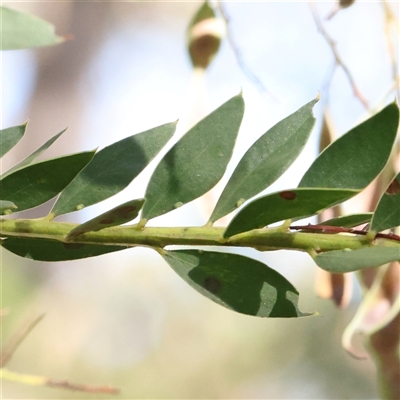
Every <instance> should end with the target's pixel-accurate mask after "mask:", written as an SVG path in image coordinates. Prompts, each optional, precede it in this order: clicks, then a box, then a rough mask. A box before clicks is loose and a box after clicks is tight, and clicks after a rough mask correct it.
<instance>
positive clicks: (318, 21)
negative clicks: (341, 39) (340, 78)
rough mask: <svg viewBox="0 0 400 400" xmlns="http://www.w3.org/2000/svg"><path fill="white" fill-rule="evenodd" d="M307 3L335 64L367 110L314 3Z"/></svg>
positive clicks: (367, 106)
mask: <svg viewBox="0 0 400 400" xmlns="http://www.w3.org/2000/svg"><path fill="white" fill-rule="evenodd" d="M308 4H309V6H310V9H311V13H312V15H313V18H314V21H315V24H316V25H317V28H318V30H319V32H320V33H321V35H322V37H323V38H324V39H325V40H326V42H327V43H328V45H329V47H330V49H331V51H332V54H333V57H334V59H335V64H336V65H337V66H340V67H341V68H342V70H343V71H344V73H345V74H346V76H347V79H348V80H349V82H350V86H351V88H352V89H353V93H354V96H355V97H356V98H357V99H358V100H359V101H360V102H361V104H362V105H363V106H364V107H365V109H367V110H368V109H369V105H368V101H367V100H366V99H365V97H364V96H363V95H362V93H361V92H360V90H359V89H358V87H357V85H356V83H355V80H354V78H353V76H352V75H351V72H350V70H349V68H348V67H347V65H346V64H345V63H344V62H343V60H342V58H341V57H340V55H339V53H338V51H337V48H336V43H335V41H334V40H333V39H332V38H331V37H330V36H329V34H328V32H327V31H326V30H325V28H324V25H323V24H322V21H321V18H320V17H319V15H318V12H317V10H316V9H315V6H314V3H312V2H309V3H308Z"/></svg>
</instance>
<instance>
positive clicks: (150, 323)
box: [1, 1, 398, 399]
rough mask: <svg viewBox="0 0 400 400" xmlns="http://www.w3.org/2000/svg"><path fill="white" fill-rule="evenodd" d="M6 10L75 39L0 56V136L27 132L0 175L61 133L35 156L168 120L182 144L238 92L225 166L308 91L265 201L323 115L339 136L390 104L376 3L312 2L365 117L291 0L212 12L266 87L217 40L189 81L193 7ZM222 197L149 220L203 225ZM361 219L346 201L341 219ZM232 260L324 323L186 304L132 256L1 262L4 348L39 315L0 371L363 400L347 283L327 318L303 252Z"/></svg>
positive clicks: (369, 374) (175, 280)
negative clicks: (225, 21)
mask: <svg viewBox="0 0 400 400" xmlns="http://www.w3.org/2000/svg"><path fill="white" fill-rule="evenodd" d="M3 3H4V5H6V6H9V7H12V8H14V9H18V10H21V11H29V12H32V13H33V14H35V15H37V16H39V17H41V18H44V19H46V20H47V21H50V22H51V23H53V24H54V25H55V26H56V27H57V33H59V34H72V35H73V39H71V40H68V41H67V42H66V43H64V44H61V45H59V46H56V47H50V48H43V49H36V50H22V51H17V52H5V53H3V55H2V97H3V103H2V123H3V127H7V126H12V125H18V124H21V123H22V122H23V121H25V120H26V119H27V118H30V122H29V125H28V134H27V135H26V137H25V138H24V139H23V142H21V144H20V145H19V146H18V148H17V149H16V151H13V152H11V153H10V154H8V155H7V156H6V157H4V160H3V161H2V168H3V170H5V169H7V168H8V167H10V166H12V165H13V164H14V163H15V162H16V161H18V160H20V159H21V158H23V157H25V156H26V155H27V154H29V152H30V150H32V148H35V147H37V145H39V144H41V143H42V142H44V141H45V140H47V139H48V138H49V137H51V136H52V135H54V134H55V133H57V132H59V131H60V130H61V129H63V128H65V127H66V126H68V127H69V128H68V131H67V133H66V134H65V135H64V136H63V137H62V138H60V139H59V140H58V142H56V143H55V144H54V145H53V146H52V147H51V148H50V149H49V150H48V151H47V154H46V158H47V157H50V156H57V155H61V154H65V153H67V152H76V151H82V150H84V149H93V148H95V147H97V146H100V147H104V146H105V145H108V144H110V143H112V142H114V141H116V140H119V139H121V138H123V137H126V136H129V135H131V134H133V133H135V132H141V131H144V130H146V129H149V128H152V127H154V126H157V125H160V124H163V123H166V122H170V121H173V120H175V119H176V118H178V117H179V118H180V124H179V126H178V132H177V136H180V135H182V134H183V133H184V132H185V130H186V129H187V128H188V127H190V126H191V125H193V123H194V122H196V121H197V120H198V119H200V118H201V117H203V116H204V114H205V113H207V112H209V111H211V110H212V109H214V108H215V107H216V106H217V105H219V104H221V103H222V102H223V101H225V100H226V99H227V98H229V97H230V96H232V95H234V94H236V93H238V92H239V90H240V88H242V89H243V93H244V98H245V101H246V114H245V118H244V121H243V124H242V128H241V135H239V139H238V143H237V153H236V155H234V160H236V162H237V161H238V160H239V159H240V157H241V155H243V153H244V152H245V150H246V149H247V148H248V147H249V146H250V144H251V143H253V142H254V141H255V140H256V139H257V138H258V137H259V136H260V135H261V134H262V133H264V132H265V131H266V130H267V129H268V128H269V127H271V126H272V125H273V124H275V123H276V122H278V121H279V120H280V119H282V118H284V117H286V116H287V115H288V114H289V113H291V112H293V111H294V110H295V109H297V108H299V107H300V106H301V105H303V104H304V103H305V102H306V101H309V100H311V99H312V98H315V96H316V94H317V92H318V91H320V92H321V96H322V97H321V101H320V103H319V105H317V107H316V116H317V118H318V121H319V122H318V123H317V126H316V129H315V132H314V140H313V141H311V142H310V143H309V144H308V145H307V147H306V150H305V151H304V153H303V154H302V155H301V156H300V157H299V159H298V160H297V161H296V162H295V164H294V165H293V166H292V168H290V170H289V171H288V172H287V173H286V174H285V175H284V176H283V177H282V179H280V180H279V181H278V182H277V183H275V184H274V185H273V186H272V187H271V188H270V189H269V191H274V190H279V189H281V188H285V187H288V185H296V184H297V183H298V181H299V179H300V177H301V176H302V174H303V173H304V172H305V171H306V169H307V167H308V166H309V165H310V164H311V161H312V159H313V158H314V157H315V155H316V154H317V149H318V143H317V139H318V134H319V130H321V124H322V111H323V109H324V108H325V106H327V104H329V108H330V112H331V116H332V120H333V122H334V125H335V127H336V129H337V132H340V133H343V132H345V131H347V130H348V129H350V128H351V127H352V126H354V125H355V124H357V123H358V122H360V120H362V119H363V118H365V117H366V116H367V115H369V112H370V110H372V109H374V108H375V107H380V106H381V105H382V104H383V103H385V101H386V100H387V98H389V100H391V99H392V98H393V95H394V94H395V93H396V88H397V86H396V82H394V80H393V78H394V77H393V65H394V64H393V63H394V61H393V60H394V59H395V57H396V54H394V58H393V52H395V50H394V49H393V48H392V49H391V48H390V43H391V39H390V36H391V35H392V31H391V27H390V18H388V15H389V14H388V11H387V8H385V7H391V8H390V10H391V13H393V15H394V16H397V17H398V10H396V7H392V6H391V5H390V4H388V3H385V2H382V3H364V2H356V3H354V4H353V5H352V6H351V7H348V8H346V9H343V10H341V11H340V12H338V13H337V14H336V15H334V17H332V18H331V19H330V20H329V21H328V20H325V19H324V18H325V17H326V16H329V15H330V14H331V13H332V10H333V9H334V7H335V3H334V2H330V1H326V2H320V3H317V4H316V5H315V9H316V11H317V12H318V14H319V15H320V16H321V20H322V23H323V25H324V27H325V29H326V30H327V31H329V34H330V36H331V37H332V38H334V40H335V41H336V43H337V50H338V51H339V52H340V55H341V58H342V60H343V61H344V62H345V63H346V66H347V67H348V69H349V70H350V71H351V74H352V75H353V77H354V79H355V81H356V83H357V87H358V88H359V90H360V92H362V95H363V98H365V99H367V101H368V110H367V109H366V106H365V104H363V102H361V101H360V99H359V98H357V97H355V96H354V94H353V88H352V87H351V85H349V82H348V79H347V76H346V74H345V73H344V72H343V70H342V69H340V68H337V69H336V70H335V72H334V73H332V72H333V69H332V66H333V64H334V59H333V56H332V51H331V48H330V47H329V46H328V44H327V42H326V40H324V38H323V36H321V35H320V33H319V32H318V29H317V26H316V24H315V21H314V18H313V14H312V12H311V10H310V7H309V5H308V4H307V3H306V2H289V3H286V2H281V3H279V2H264V3H250V2H249V3H247V2H242V3H236V2H226V3H224V4H223V5H224V9H225V11H226V13H227V15H228V16H229V29H230V35H231V40H232V41H233V42H234V45H235V46H236V47H237V49H239V51H240V53H241V57H243V59H244V60H245V61H246V63H247V65H248V66H251V70H252V71H253V72H254V73H255V75H256V76H257V78H258V79H259V80H260V81H261V82H262V83H263V85H264V87H265V88H266V91H263V90H261V89H260V86H259V85H257V84H256V83H255V82H254V80H251V79H249V75H248V74H247V75H246V73H245V72H244V71H243V68H241V67H240V66H239V65H238V63H237V57H236V55H237V54H235V51H234V49H233V48H232V45H230V43H229V41H228V40H223V41H222V43H221V48H220V51H219V53H218V56H217V57H216V59H215V60H214V61H213V63H212V64H211V65H210V67H209V68H208V69H207V72H206V73H205V74H203V73H201V72H199V71H198V70H197V71H193V69H192V66H191V63H190V59H189V57H188V53H187V48H186V44H185V40H186V29H187V26H188V24H189V22H190V20H191V18H192V17H193V15H194V13H195V12H196V11H197V9H198V8H199V5H200V3H197V2H190V1H189V2H178V3H176V2H164V1H162V2H146V1H144V2H126V3H121V2H117V1H115V2H112V1H110V2H104V3H103V2H99V3H92V2H83V1H82V2H78V1H76V2H52V3H44V2H29V3H20V2H12V1H11V2H3ZM384 4H385V5H384ZM385 10H386V11H385ZM390 15H391V14H390ZM388 96H389V97H388ZM390 96H391V97H390ZM235 157H236V158H235ZM157 160H159V157H158V158H157ZM157 160H155V161H153V162H152V164H151V166H150V168H149V170H152V169H154V167H155V165H156V163H157ZM231 171H232V169H231ZM149 176H150V172H146V173H144V174H142V175H141V176H140V177H139V179H137V180H135V182H134V183H133V184H132V185H131V186H130V187H129V188H128V190H127V191H126V192H123V193H121V194H118V195H117V196H115V197H114V198H112V199H109V200H107V201H106V202H104V203H101V204H100V205H96V206H93V207H90V208H89V209H88V210H85V211H84V212H83V213H80V214H73V215H70V216H67V217H63V218H64V220H66V219H67V220H73V221H75V222H83V221H84V220H86V219H88V218H90V217H93V216H95V215H97V214H99V213H100V212H102V211H104V210H105V209H109V208H111V207H112V206H115V205H117V204H119V203H121V202H123V201H126V200H128V199H131V198H138V197H141V196H143V194H144V191H145V187H146V182H147V180H148V178H149ZM220 189H222V187H221V188H220ZM220 189H218V188H217V189H216V192H215V191H214V192H212V193H211V194H209V195H208V197H206V200H204V199H199V200H197V201H195V202H192V203H191V204H190V205H188V206H186V207H183V208H182V209H178V210H176V211H174V212H172V213H170V214H168V215H166V216H162V217H160V218H159V219H157V218H156V219H155V220H154V221H151V224H153V225H165V226H168V225H170V226H173V225H176V226H179V225H196V224H197V225H199V224H204V223H205V222H206V221H207V219H208V217H209V213H210V211H211V209H212V204H213V201H215V199H216V198H217V196H218V193H220ZM218 190H219V192H218ZM214 193H215V194H214ZM105 203H107V204H105ZM362 208H363V204H362V199H358V200H355V201H353V202H352V203H351V204H349V205H348V210H347V211H349V212H350V211H358V212H361V211H362ZM49 210H50V205H48V206H47V207H44V208H43V207H41V208H38V209H36V210H33V211H30V212H29V214H28V213H25V214H24V215H29V216H31V217H32V216H41V215H44V214H45V213H46V212H48V211H49ZM245 253H246V254H247V255H250V256H251V257H253V258H257V259H259V260H262V261H263V262H265V263H266V264H268V265H269V266H271V267H273V268H276V269H277V270H279V271H280V272H281V273H283V274H284V275H285V276H286V277H287V278H288V279H290V280H291V281H292V283H293V284H295V286H296V287H297V289H298V290H299V291H300V305H301V308H302V309H303V310H304V311H314V310H318V312H319V313H320V314H321V315H320V316H317V317H312V318H304V319H297V320H295V319H293V320H284V319H280V320H273V319H269V320H267V319H258V318H252V317H248V316H244V315H239V314H236V313H234V312H231V311H228V310H226V309H224V308H222V307H219V306H218V305H216V304H214V303H212V302H210V301H209V300H208V299H206V298H203V297H202V296H200V295H199V294H198V293H196V292H194V291H193V290H192V289H191V288H190V287H189V286H187V284H186V283H185V282H183V281H182V280H181V279H180V278H179V277H178V276H176V275H175V274H174V273H173V271H172V270H171V269H170V268H169V267H168V266H167V265H166V264H165V263H164V262H163V261H162V260H161V258H160V257H159V256H158V255H157V254H156V253H153V252H152V251H150V250H146V249H132V250H128V251H124V252H122V253H120V254H112V255H105V256H102V257H99V258H94V259H88V260H83V261H74V262H63V263H46V264H45V263H39V262H34V261H29V260H25V259H24V260H23V259H20V258H17V257H15V256H13V255H12V254H9V253H6V252H4V251H3V252H2V255H1V262H2V308H5V309H7V310H8V312H9V313H8V315H7V316H5V317H3V325H2V339H3V340H7V338H9V337H10V336H11V335H12V334H13V332H15V330H17V329H18V327H19V326H20V324H21V323H22V322H23V321H25V320H27V319H30V318H32V317H35V316H37V315H39V314H41V313H43V312H44V313H46V317H45V318H44V320H43V321H42V322H41V323H40V324H39V325H38V326H37V327H36V328H35V330H34V331H33V332H32V333H31V334H30V335H29V336H28V337H27V339H26V340H25V341H24V342H23V344H22V345H21V347H20V348H19V349H18V351H17V353H16V354H15V355H14V356H13V358H12V360H11V361H10V363H9V365H8V367H9V369H10V370H14V371H17V372H27V373H28V372H29V373H32V374H37V375H44V376H51V377H52V378H54V379H66V378H68V380H70V381H74V382H82V383H87V384H110V385H112V386H118V387H120V388H121V389H122V394H121V395H120V396H119V398H125V399H135V398H221V399H222V398H225V399H226V398H232V399H233V398H234V399H238V398H262V399H342V398H351V399H372V398H376V397H377V396H378V395H377V388H376V384H375V371H374V367H373V364H372V362H371V361H370V360H364V361H358V360H355V359H353V358H351V357H350V356H349V355H348V354H347V353H346V352H345V351H344V350H343V349H342V347H341V344H340V340H341V335H342V332H343V329H344V328H345V326H346V325H347V324H348V323H349V321H350V320H351V318H352V316H353V315H354V312H355V310H356V308H357V304H358V302H359V300H360V293H359V289H358V288H357V287H355V288H354V289H355V296H354V298H353V300H352V302H351V303H350V306H349V307H348V308H347V309H346V310H338V309H336V308H335V307H334V306H333V304H331V303H330V302H327V301H326V300H321V299H318V298H316V295H315V294H314V273H315V267H314V265H313V263H312V261H311V260H310V259H309V258H308V257H307V256H306V255H299V254H297V253H293V252H292V253H289V252H285V251H278V252H271V253H258V252H256V251H252V250H247V251H246V252H245ZM2 397H3V398H5V399H27V398H29V399H56V398H57V399H63V398H65V399H83V398H93V396H92V395H90V394H82V393H74V392H69V391H62V390H58V389H49V388H43V387H34V386H24V385H21V384H17V383H10V382H4V383H3V385H2ZM107 397H109V396H98V398H107Z"/></svg>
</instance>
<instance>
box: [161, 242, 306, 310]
mask: <svg viewBox="0 0 400 400" xmlns="http://www.w3.org/2000/svg"><path fill="white" fill-rule="evenodd" d="M162 256H163V258H164V259H165V261H166V262H167V263H168V264H169V265H170V266H171V267H172V269H173V270H174V271H175V272H176V273H177V274H178V275H179V276H180V277H181V278H183V279H184V280H185V281H186V282H187V283H188V284H189V285H190V286H191V287H193V288H194V289H195V290H197V291H198V292H199V293H201V294H202V295H204V296H206V297H208V298H209V299H211V300H213V301H214V302H216V303H218V304H220V305H222V306H224V307H226V308H228V309H230V310H234V311H237V312H239V313H242V314H248V315H255V316H258V317H270V318H271V317H277V318H290V317H302V316H307V315H311V314H304V313H302V312H301V311H299V309H298V299H299V293H298V292H297V290H296V289H295V288H294V286H293V285H292V284H291V283H290V282H289V281H288V280H286V278H284V277H283V276H282V275H280V274H279V273H278V272H276V271H275V270H273V269H271V268H269V267H267V266H266V265H265V264H263V263H261V262H259V261H256V260H253V259H251V258H247V257H244V256H241V255H238V254H230V253H228V254H227V253H217V252H208V251H207V252H206V251H202V250H176V251H166V252H163V253H162Z"/></svg>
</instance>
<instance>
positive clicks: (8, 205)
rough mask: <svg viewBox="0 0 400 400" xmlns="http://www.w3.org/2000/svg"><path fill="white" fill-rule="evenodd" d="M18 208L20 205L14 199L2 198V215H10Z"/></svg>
mask: <svg viewBox="0 0 400 400" xmlns="http://www.w3.org/2000/svg"><path fill="white" fill-rule="evenodd" d="M17 208H18V207H17V206H16V205H15V204H14V203H13V202H12V201H8V200H0V215H9V214H11V213H12V210H13V209H17Z"/></svg>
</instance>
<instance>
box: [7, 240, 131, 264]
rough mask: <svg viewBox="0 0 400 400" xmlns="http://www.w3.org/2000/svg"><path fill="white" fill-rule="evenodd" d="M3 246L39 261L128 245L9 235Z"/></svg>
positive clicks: (83, 255) (97, 253)
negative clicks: (96, 243) (67, 241)
mask: <svg viewBox="0 0 400 400" xmlns="http://www.w3.org/2000/svg"><path fill="white" fill-rule="evenodd" d="M1 245H2V247H4V248H5V249H7V250H8V251H11V253H14V254H16V255H17V256H20V257H24V258H29V259H31V260H37V261H67V260H78V259H80V258H87V257H95V256H100V255H102V254H107V253H112V252H114V251H120V250H125V249H127V248H128V247H127V246H102V245H95V244H82V243H63V242H59V241H57V240H51V239H31V238H23V237H21V238H19V237H9V238H7V239H5V240H4V241H3V242H2V244H1Z"/></svg>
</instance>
